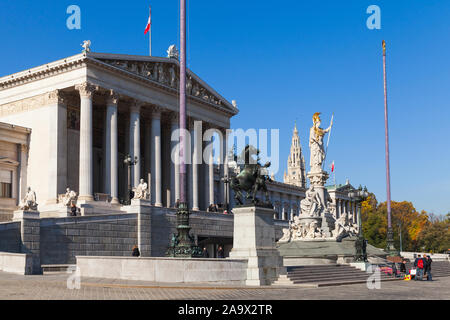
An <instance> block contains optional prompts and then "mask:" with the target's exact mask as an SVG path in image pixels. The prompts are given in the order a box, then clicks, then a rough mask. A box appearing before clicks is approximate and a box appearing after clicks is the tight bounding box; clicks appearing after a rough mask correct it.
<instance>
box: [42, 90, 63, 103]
mask: <svg viewBox="0 0 450 320" xmlns="http://www.w3.org/2000/svg"><path fill="white" fill-rule="evenodd" d="M46 98H47V104H66V102H67V99H65V96H64V94H63V92H62V91H61V90H59V89H56V90H53V91H50V92H48V93H47V97H46Z"/></svg>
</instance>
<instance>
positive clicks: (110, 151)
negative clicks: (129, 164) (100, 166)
mask: <svg viewBox="0 0 450 320" xmlns="http://www.w3.org/2000/svg"><path fill="white" fill-rule="evenodd" d="M118 102H119V95H118V94H117V93H115V92H114V91H113V90H111V91H110V92H109V95H108V99H107V102H106V124H105V128H106V146H105V158H106V159H105V160H106V161H105V192H106V193H108V194H110V195H111V198H112V200H111V203H119V184H118V168H119V167H118V163H119V162H118V154H119V149H118V140H117V138H118V136H117V104H118Z"/></svg>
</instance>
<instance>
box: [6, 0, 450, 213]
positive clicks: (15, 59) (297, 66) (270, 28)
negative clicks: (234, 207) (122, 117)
mask: <svg viewBox="0 0 450 320" xmlns="http://www.w3.org/2000/svg"><path fill="white" fill-rule="evenodd" d="M123 3H124V2H123V1H104V0H98V1H79V0H75V1H19V0H17V1H9V2H6V1H2V2H1V3H0V39H2V50H1V51H0V61H1V62H0V76H3V75H7V74H10V73H14V72H17V71H20V70H23V69H27V68H30V67H33V66H37V65H40V64H43V63H46V62H49V61H53V60H57V59H60V58H63V57H67V56H71V55H74V54H77V53H79V52H80V51H81V47H80V44H81V42H82V41H83V40H86V39H90V40H91V41H92V50H93V51H95V52H110V53H124V54H136V55H146V54H147V53H148V38H147V37H145V36H144V35H143V31H144V28H145V24H146V22H147V18H148V5H149V4H151V5H152V13H153V15H152V20H153V55H156V56H165V55H166V50H167V47H168V46H169V45H170V44H173V43H176V44H178V42H179V41H178V37H179V22H178V19H179V2H178V1H176V0H164V1H163V0H153V1H137V0H135V1H128V3H127V4H126V5H123ZM72 4H75V5H78V6H79V7H80V8H81V19H82V20H81V30H68V29H67V27H66V19H67V18H68V16H69V15H68V14H67V13H66V9H67V7H68V6H69V5H72ZM372 4H376V5H378V6H379V7H380V8H381V30H369V29H368V28H367V27H366V20H367V18H368V17H369V15H368V14H367V13H366V9H367V7H368V6H369V5H372ZM188 14H189V17H188V32H189V36H188V63H189V67H190V68H191V69H192V70H193V71H194V72H195V73H197V74H198V75H199V76H200V77H201V78H203V79H204V80H205V81H206V82H208V83H209V84H210V85H211V86H212V87H214V88H215V89H216V90H217V91H218V92H219V93H221V94H222V95H223V96H224V97H226V98H227V99H228V100H230V101H231V100H232V99H235V100H237V102H238V106H239V109H240V114H239V115H238V116H237V117H235V118H234V119H233V120H232V127H233V128H244V129H246V128H250V127H255V126H256V128H269V129H270V128H279V129H280V161H281V163H280V171H279V173H278V174H277V178H278V179H279V180H280V179H282V174H283V171H284V169H285V168H286V160H287V157H288V154H289V148H290V143H291V136H292V129H293V126H294V121H295V120H297V123H298V129H299V131H300V138H301V142H302V145H303V150H304V153H305V160H306V162H307V163H308V162H309V150H308V147H307V141H308V140H307V139H308V134H309V127H310V126H311V124H312V121H311V117H312V114H313V113H314V112H317V111H319V112H322V114H323V117H322V119H323V125H324V126H325V125H327V124H328V123H329V120H330V117H331V114H332V112H334V113H335V126H334V128H333V132H332V136H331V141H330V146H329V150H328V159H329V160H334V161H335V166H336V180H337V183H344V182H345V179H346V178H349V179H350V182H351V183H352V184H354V185H355V186H358V185H359V184H363V185H367V187H368V188H369V190H370V191H372V192H374V193H375V194H376V196H377V198H378V199H379V200H381V201H385V199H386V192H385V163H384V105H383V82H382V81H383V79H382V75H383V74H382V55H381V52H382V51H381V40H382V39H385V40H386V41H387V46H388V86H389V87H388V97H389V125H390V147H391V150H390V151H391V189H392V199H393V200H395V201H403V200H408V201H412V202H413V203H414V205H415V206H416V208H417V209H418V210H422V209H424V210H427V211H429V212H430V211H431V212H435V213H437V214H443V213H444V214H445V213H447V212H449V211H450V201H449V200H448V199H449V198H450V197H449V192H450V170H449V159H450V148H449V145H450V143H449V137H450V128H449V125H448V123H449V121H450V108H449V105H450V90H449V85H450V59H449V53H450V36H449V34H450V32H449V31H450V22H449V21H448V17H449V16H450V2H449V1H442V0H427V1H426V0H414V1H411V0H396V1H375V0H371V1H364V0H347V1H331V0H329V1H298V0H297V1H294V0H279V1H237V0H228V1H206V0H196V1H188Z"/></svg>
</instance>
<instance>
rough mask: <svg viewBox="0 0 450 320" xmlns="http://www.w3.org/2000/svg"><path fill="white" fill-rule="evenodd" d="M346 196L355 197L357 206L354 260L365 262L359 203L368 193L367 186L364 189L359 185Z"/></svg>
mask: <svg viewBox="0 0 450 320" xmlns="http://www.w3.org/2000/svg"><path fill="white" fill-rule="evenodd" d="M348 196H349V197H350V198H353V199H355V201H356V203H357V207H358V218H357V219H358V237H357V238H356V241H355V261H361V262H366V261H367V251H366V248H367V240H366V239H364V235H363V231H362V221H361V203H362V202H363V201H365V200H366V199H367V197H368V196H369V193H368V192H367V188H366V187H364V189H363V188H362V187H361V186H359V188H358V190H354V191H352V192H349V194H348Z"/></svg>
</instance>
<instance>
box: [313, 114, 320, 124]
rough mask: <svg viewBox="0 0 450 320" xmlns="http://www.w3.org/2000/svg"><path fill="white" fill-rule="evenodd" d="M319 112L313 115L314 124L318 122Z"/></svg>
mask: <svg viewBox="0 0 450 320" xmlns="http://www.w3.org/2000/svg"><path fill="white" fill-rule="evenodd" d="M319 115H320V112H316V113H314V115H313V122H314V123H316V122H317V121H320V116H319Z"/></svg>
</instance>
